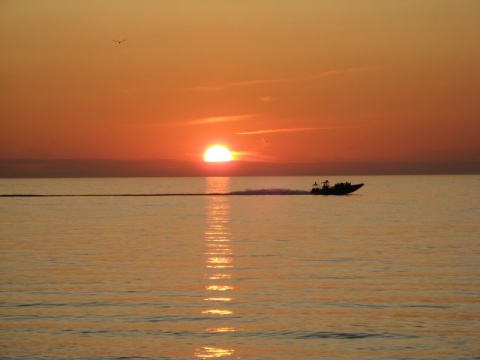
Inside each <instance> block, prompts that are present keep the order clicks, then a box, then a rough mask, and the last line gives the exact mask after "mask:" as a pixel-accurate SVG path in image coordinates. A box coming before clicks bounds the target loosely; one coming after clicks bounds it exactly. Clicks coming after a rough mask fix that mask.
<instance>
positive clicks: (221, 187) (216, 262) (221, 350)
mask: <svg viewBox="0 0 480 360" xmlns="http://www.w3.org/2000/svg"><path fill="white" fill-rule="evenodd" d="M229 188H230V179H229V178H206V192H207V193H227V192H229V191H230V189H229ZM206 201H207V205H206V214H207V223H206V228H205V279H206V280H207V283H206V285H205V286H204V290H206V291H207V292H208V293H209V295H208V296H207V297H206V298H205V299H204V301H205V303H206V304H208V309H206V310H203V311H202V314H205V315H210V316H218V317H220V318H221V317H224V316H227V315H232V314H233V310H232V309H231V308H228V306H227V304H228V303H229V302H231V301H232V300H233V298H232V296H231V293H232V291H234V290H235V288H234V286H232V285H231V284H230V283H229V281H230V280H232V274H231V273H230V272H229V269H232V268H233V266H234V264H233V248H232V244H231V234H230V232H229V228H228V224H229V222H230V204H229V200H228V197H227V196H210V197H207V198H206ZM238 330H240V329H235V328H233V327H231V326H228V324H225V323H223V324H222V325H221V326H218V327H209V328H206V329H205V332H206V333H209V334H216V333H226V332H235V331H238ZM219 339H220V338H219ZM215 345H216V346H212V345H211V344H208V346H207V345H206V346H202V347H199V348H196V349H195V353H194V354H195V356H196V357H198V358H200V359H211V358H221V357H227V356H231V355H233V354H234V353H235V350H234V349H226V348H225V347H221V344H218V346H217V344H215Z"/></svg>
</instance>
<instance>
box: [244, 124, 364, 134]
mask: <svg viewBox="0 0 480 360" xmlns="http://www.w3.org/2000/svg"><path fill="white" fill-rule="evenodd" d="M356 127H359V126H331V127H302V128H282V129H266V130H256V131H243V132H238V133H237V135H259V134H273V133H292V132H302V131H320V130H337V129H351V128H356Z"/></svg>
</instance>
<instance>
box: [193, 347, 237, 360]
mask: <svg viewBox="0 0 480 360" xmlns="http://www.w3.org/2000/svg"><path fill="white" fill-rule="evenodd" d="M233 353H235V350H233V349H220V348H215V347H210V346H203V347H201V348H197V349H195V356H196V357H198V358H200V359H212V358H219V357H224V356H230V355H233Z"/></svg>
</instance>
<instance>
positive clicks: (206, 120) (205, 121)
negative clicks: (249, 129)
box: [170, 114, 258, 126]
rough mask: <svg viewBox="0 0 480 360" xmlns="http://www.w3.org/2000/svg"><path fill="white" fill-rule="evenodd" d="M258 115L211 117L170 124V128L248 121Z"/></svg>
mask: <svg viewBox="0 0 480 360" xmlns="http://www.w3.org/2000/svg"><path fill="white" fill-rule="evenodd" d="M257 115H258V114H242V115H228V116H211V117H204V118H199V119H193V120H186V121H180V122H176V123H174V124H170V125H171V126H198V125H208V124H215V123H224V122H233V121H244V120H249V119H252V118H254V117H255V116H257Z"/></svg>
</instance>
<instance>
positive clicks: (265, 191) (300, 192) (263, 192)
mask: <svg viewBox="0 0 480 360" xmlns="http://www.w3.org/2000/svg"><path fill="white" fill-rule="evenodd" d="M309 194H310V191H306V190H291V189H251V190H242V191H231V192H227V193H163V194H0V197H100V196H101V197H121V196H125V197H127V196H128V197H133V196H135V197H146V196H151V197H154V196H248V195H250V196H251V195H309Z"/></svg>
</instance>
